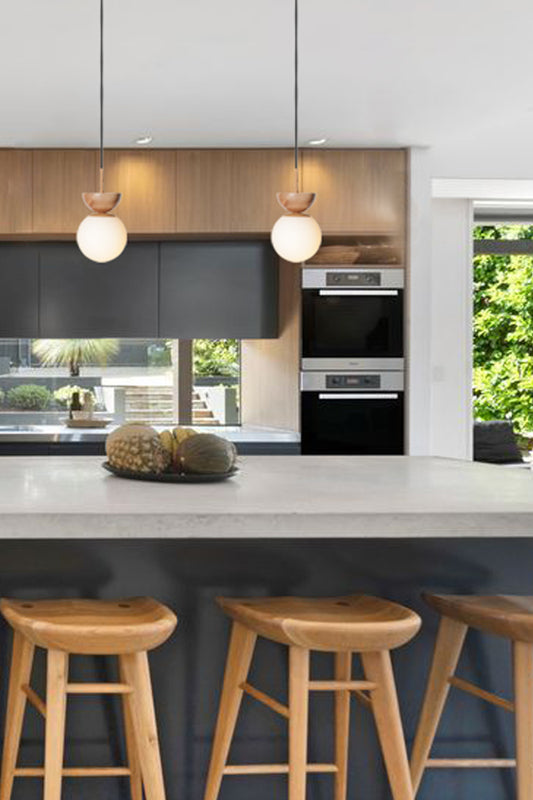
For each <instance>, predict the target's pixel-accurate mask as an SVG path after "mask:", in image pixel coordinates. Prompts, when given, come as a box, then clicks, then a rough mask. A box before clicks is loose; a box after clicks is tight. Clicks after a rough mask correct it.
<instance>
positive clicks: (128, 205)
mask: <svg viewBox="0 0 533 800" xmlns="http://www.w3.org/2000/svg"><path fill="white" fill-rule="evenodd" d="M105 186H106V189H107V190H109V191H117V192H121V193H122V200H121V202H120V205H119V206H118V208H117V210H116V212H115V213H116V215H117V216H119V217H120V218H121V220H122V221H123V222H124V225H125V226H126V228H127V229H128V233H173V232H174V231H175V230H176V151H175V150H106V153H105Z"/></svg>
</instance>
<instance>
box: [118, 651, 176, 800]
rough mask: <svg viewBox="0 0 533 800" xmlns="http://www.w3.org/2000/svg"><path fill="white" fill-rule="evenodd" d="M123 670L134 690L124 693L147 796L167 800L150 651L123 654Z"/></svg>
mask: <svg viewBox="0 0 533 800" xmlns="http://www.w3.org/2000/svg"><path fill="white" fill-rule="evenodd" d="M120 670H121V672H122V674H123V675H124V677H125V679H126V682H127V683H128V684H129V685H130V686H131V687H132V689H133V692H132V694H127V695H124V697H125V702H127V703H128V704H129V708H130V712H131V722H132V727H133V731H134V737H135V741H136V743H137V748H136V749H137V755H138V758H139V762H140V768H141V774H142V778H143V786H144V792H145V795H146V800H165V785H164V781H163V768H162V764H161V754H160V752H159V739H158V735H157V723H156V717H155V709H154V699H153V696H152V684H151V680H150V669H149V666H148V655H147V653H146V652H137V653H125V654H124V655H121V656H120Z"/></svg>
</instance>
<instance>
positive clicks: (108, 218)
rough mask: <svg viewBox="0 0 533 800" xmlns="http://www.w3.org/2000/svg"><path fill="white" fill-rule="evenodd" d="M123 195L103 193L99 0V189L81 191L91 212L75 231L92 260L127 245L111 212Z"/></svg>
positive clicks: (120, 224)
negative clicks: (95, 190) (96, 190)
mask: <svg viewBox="0 0 533 800" xmlns="http://www.w3.org/2000/svg"><path fill="white" fill-rule="evenodd" d="M121 197H122V195H121V194H120V193H119V192H104V0H100V187H99V191H98V192H84V193H83V194H82V198H83V202H84V203H85V205H86V206H87V208H88V209H89V210H90V211H91V213H90V214H89V216H87V217H85V219H84V220H83V221H82V222H81V224H80V226H79V228H78V232H77V234H76V241H77V242H78V247H79V248H80V250H81V252H82V253H83V255H84V256H86V257H87V258H89V259H90V260H91V261H98V262H100V263H103V262H106V261H112V260H113V259H114V258H117V256H119V255H120V254H121V253H122V251H123V250H124V248H125V247H126V243H127V241H128V233H127V231H126V227H125V225H124V223H123V222H122V220H121V219H119V218H118V217H115V216H114V214H112V213H111V212H112V211H113V210H114V209H115V208H116V207H117V206H118V204H119V203H120V200H121Z"/></svg>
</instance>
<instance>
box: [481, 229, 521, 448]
mask: <svg viewBox="0 0 533 800" xmlns="http://www.w3.org/2000/svg"><path fill="white" fill-rule="evenodd" d="M474 240H475V242H474V247H475V252H476V255H475V256H474V414H475V418H476V419H479V420H508V421H509V422H510V423H512V425H513V428H514V431H515V433H516V434H517V435H518V437H519V442H520V444H521V446H522V448H523V449H524V450H525V449H527V450H530V449H531V445H532V444H533V441H532V440H533V241H532V240H533V226H529V225H484V226H479V227H477V228H475V231H474ZM481 240H482V241H481ZM487 240H492V241H490V242H489V241H487ZM480 250H481V251H483V252H480ZM490 250H492V251H493V252H490ZM487 251H489V252H487Z"/></svg>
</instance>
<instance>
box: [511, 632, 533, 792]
mask: <svg viewBox="0 0 533 800" xmlns="http://www.w3.org/2000/svg"><path fill="white" fill-rule="evenodd" d="M513 672H514V695H515V706H516V715H515V736H516V788H517V800H531V798H532V797H533V645H532V644H531V643H530V642H514V643H513Z"/></svg>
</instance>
